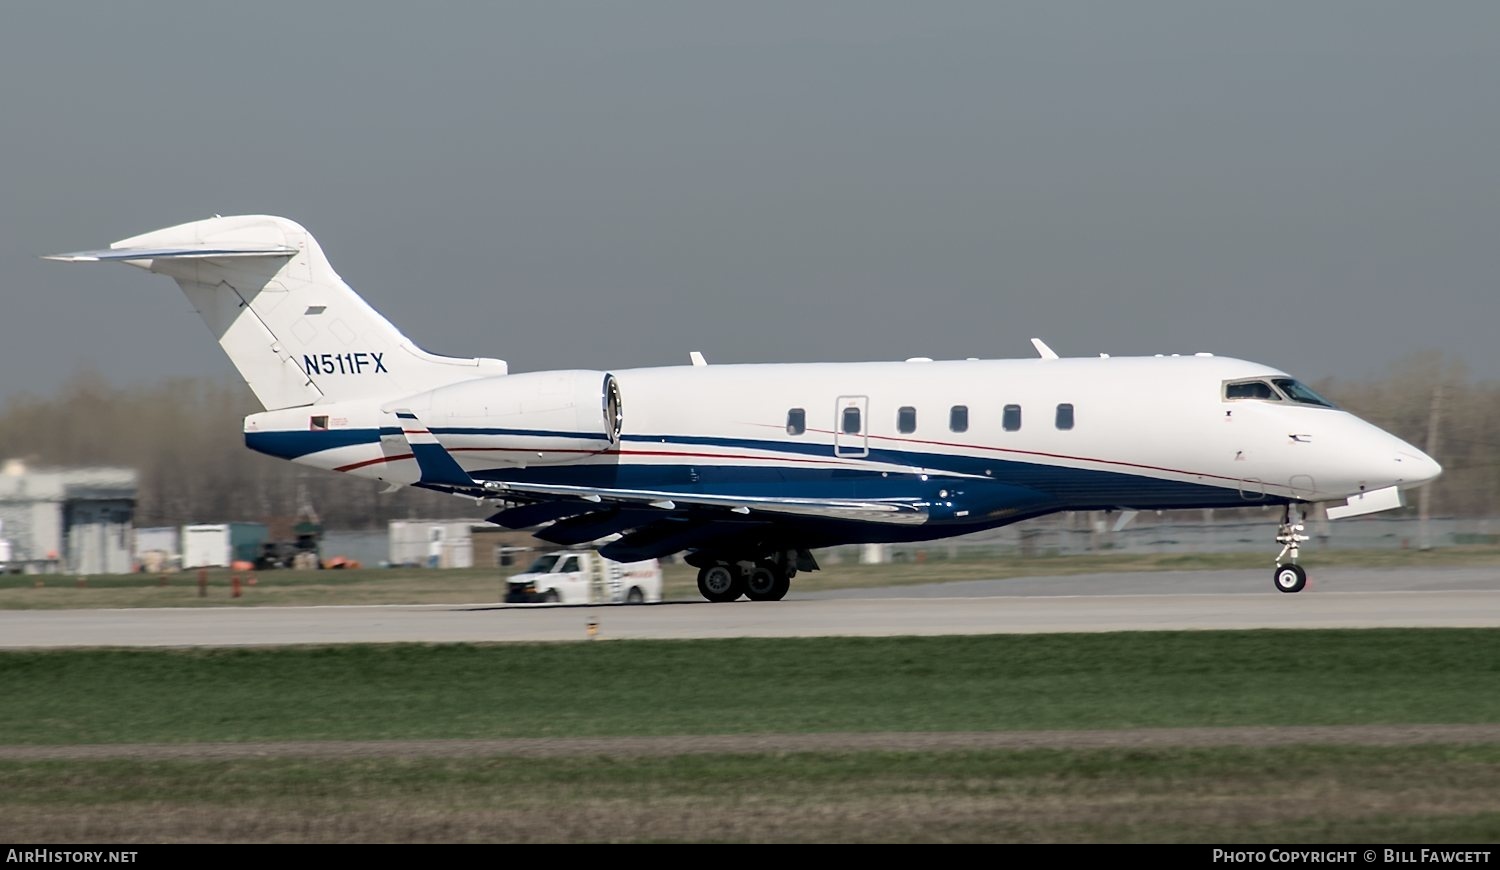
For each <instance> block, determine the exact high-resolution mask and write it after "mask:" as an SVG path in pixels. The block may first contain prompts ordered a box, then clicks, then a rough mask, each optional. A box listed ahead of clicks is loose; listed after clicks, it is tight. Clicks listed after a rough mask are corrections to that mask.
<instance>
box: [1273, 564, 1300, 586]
mask: <svg viewBox="0 0 1500 870" xmlns="http://www.w3.org/2000/svg"><path fill="white" fill-rule="evenodd" d="M1274 580H1275V582H1276V589H1277V590H1278V591H1281V592H1301V591H1302V588H1303V587H1304V586H1306V585H1307V572H1306V571H1304V570H1302V566H1301V565H1282V566H1281V567H1279V568H1277V569H1276V574H1275V575H1274Z"/></svg>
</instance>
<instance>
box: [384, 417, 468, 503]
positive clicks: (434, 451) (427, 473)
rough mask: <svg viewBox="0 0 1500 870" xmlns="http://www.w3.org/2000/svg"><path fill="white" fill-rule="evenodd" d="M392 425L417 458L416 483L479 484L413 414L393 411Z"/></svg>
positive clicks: (466, 485)
mask: <svg viewBox="0 0 1500 870" xmlns="http://www.w3.org/2000/svg"><path fill="white" fill-rule="evenodd" d="M396 424H397V425H398V426H399V427H400V428H401V435H402V437H404V438H405V439H406V443H407V444H408V445H409V446H410V447H411V455H412V456H413V458H415V459H416V460H417V468H418V469H419V470H420V471H421V474H422V476H421V478H420V479H419V480H418V481H417V482H418V483H434V484H441V485H443V486H464V487H477V486H479V483H478V482H477V481H475V480H474V478H472V477H470V476H469V473H468V472H467V471H464V470H463V467H462V466H460V465H459V464H458V460H456V459H454V458H453V454H451V453H449V452H448V448H446V447H444V446H443V445H442V444H441V443H440V442H439V441H438V440H437V436H436V435H433V434H432V431H431V430H429V429H428V428H427V427H426V426H424V425H422V421H421V420H418V419H417V415H416V414H413V413H412V412H411V411H408V410H406V409H405V408H398V409H397V410H396Z"/></svg>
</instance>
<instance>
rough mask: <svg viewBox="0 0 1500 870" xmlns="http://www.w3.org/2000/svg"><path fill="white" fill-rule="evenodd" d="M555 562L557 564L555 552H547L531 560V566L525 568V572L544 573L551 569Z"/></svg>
mask: <svg viewBox="0 0 1500 870" xmlns="http://www.w3.org/2000/svg"><path fill="white" fill-rule="evenodd" d="M556 564H557V554H556V553H548V554H547V555H545V556H542V557H540V558H538V559H537V560H536V561H535V562H532V563H531V567H530V568H527V569H526V573H527V574H546V573H547V572H548V571H551V570H552V566H553V565H556Z"/></svg>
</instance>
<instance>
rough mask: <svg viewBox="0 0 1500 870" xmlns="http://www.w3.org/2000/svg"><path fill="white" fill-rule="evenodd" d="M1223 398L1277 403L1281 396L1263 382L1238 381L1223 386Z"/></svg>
mask: <svg viewBox="0 0 1500 870" xmlns="http://www.w3.org/2000/svg"><path fill="white" fill-rule="evenodd" d="M1224 398H1226V399H1265V400H1266V401H1268V402H1279V401H1281V394H1280V393H1278V392H1276V390H1275V388H1273V387H1272V386H1271V385H1270V384H1268V383H1266V382H1265V381H1239V382H1238V383H1233V384H1225V385H1224Z"/></svg>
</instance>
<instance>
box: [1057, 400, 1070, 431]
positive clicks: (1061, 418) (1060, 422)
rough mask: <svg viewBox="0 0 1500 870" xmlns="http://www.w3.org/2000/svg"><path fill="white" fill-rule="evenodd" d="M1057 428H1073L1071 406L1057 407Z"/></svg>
mask: <svg viewBox="0 0 1500 870" xmlns="http://www.w3.org/2000/svg"><path fill="white" fill-rule="evenodd" d="M1057 428H1059V429H1072V428H1073V406H1072V405H1068V404H1062V405H1058V406H1057Z"/></svg>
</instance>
